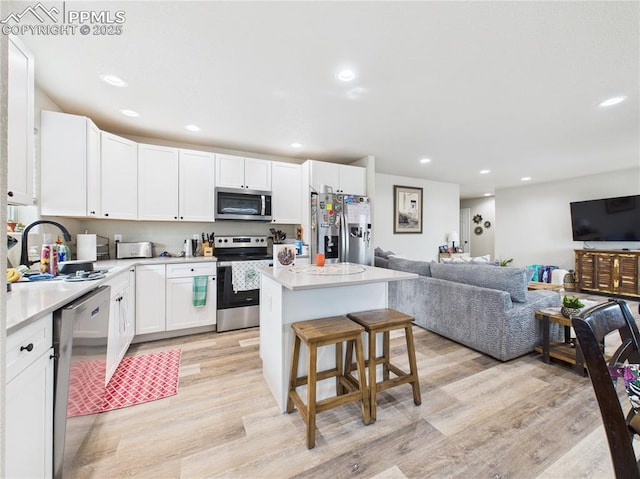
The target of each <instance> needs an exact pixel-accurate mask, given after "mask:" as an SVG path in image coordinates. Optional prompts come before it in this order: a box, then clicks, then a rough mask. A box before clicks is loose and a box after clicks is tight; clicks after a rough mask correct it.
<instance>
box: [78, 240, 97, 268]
mask: <svg viewBox="0 0 640 479" xmlns="http://www.w3.org/2000/svg"><path fill="white" fill-rule="evenodd" d="M96 246H97V240H96V235H91V234H80V235H78V236H77V249H76V256H77V257H78V259H79V260H81V261H95V260H96V258H97V248H96Z"/></svg>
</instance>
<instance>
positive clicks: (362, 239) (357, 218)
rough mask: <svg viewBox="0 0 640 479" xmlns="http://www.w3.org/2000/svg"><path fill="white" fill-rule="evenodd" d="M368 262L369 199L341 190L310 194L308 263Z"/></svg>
mask: <svg viewBox="0 0 640 479" xmlns="http://www.w3.org/2000/svg"><path fill="white" fill-rule="evenodd" d="M317 253H324V255H325V262H326V263H342V262H349V263H359V264H367V265H371V259H372V255H373V248H372V244H371V202H370V201H369V197H367V196H362V195H349V194H343V193H333V192H331V191H329V192H327V193H311V262H312V263H315V258H316V254H317Z"/></svg>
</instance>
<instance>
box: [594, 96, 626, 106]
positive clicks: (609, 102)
mask: <svg viewBox="0 0 640 479" xmlns="http://www.w3.org/2000/svg"><path fill="white" fill-rule="evenodd" d="M626 99H627V97H626V96H614V97H613V98H609V99H608V100H605V101H603V102H602V103H600V104H599V105H598V106H601V107H607V106H613V105H617V104H618V103H622V102H623V101H625V100H626Z"/></svg>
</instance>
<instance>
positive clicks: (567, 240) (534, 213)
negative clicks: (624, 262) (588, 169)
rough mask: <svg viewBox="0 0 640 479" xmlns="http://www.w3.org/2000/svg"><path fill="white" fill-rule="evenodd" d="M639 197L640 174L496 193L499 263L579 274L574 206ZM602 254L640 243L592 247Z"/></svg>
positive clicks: (625, 173)
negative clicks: (545, 266) (547, 266)
mask: <svg viewBox="0 0 640 479" xmlns="http://www.w3.org/2000/svg"><path fill="white" fill-rule="evenodd" d="M637 194H640V168H633V169H630V170H622V171H616V172H611V173H605V174H600V175H592V176H583V177H577V178H574V179H571V180H563V181H558V182H553V183H544V184H532V185H527V186H523V187H519V188H506V189H502V190H497V191H496V196H495V198H496V221H495V239H496V244H495V250H496V256H497V257H498V258H513V259H514V262H513V265H514V266H525V265H528V264H550V265H556V266H559V267H560V268H562V269H574V267H575V264H574V253H573V250H574V249H582V248H583V247H584V244H583V243H582V242H576V241H573V240H572V232H571V213H570V209H569V203H570V202H572V201H583V200H592V199H598V198H610V197H616V196H627V195H637ZM590 246H593V247H596V248H598V249H606V248H612V249H622V248H629V249H640V243H628V242H609V243H604V242H602V243H598V242H592V243H590Z"/></svg>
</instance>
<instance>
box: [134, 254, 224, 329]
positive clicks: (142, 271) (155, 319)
mask: <svg viewBox="0 0 640 479" xmlns="http://www.w3.org/2000/svg"><path fill="white" fill-rule="evenodd" d="M199 276H204V277H206V278H207V279H206V295H205V296H204V298H205V304H204V305H203V306H194V292H193V285H194V281H195V280H194V278H195V277H199ZM161 298H165V300H164V301H162V299H161ZM215 324H216V263H215V262H200V263H181V264H167V265H142V266H138V267H137V268H136V334H148V333H160V332H164V331H176V330H180V329H186V328H195V327H200V326H212V325H215Z"/></svg>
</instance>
